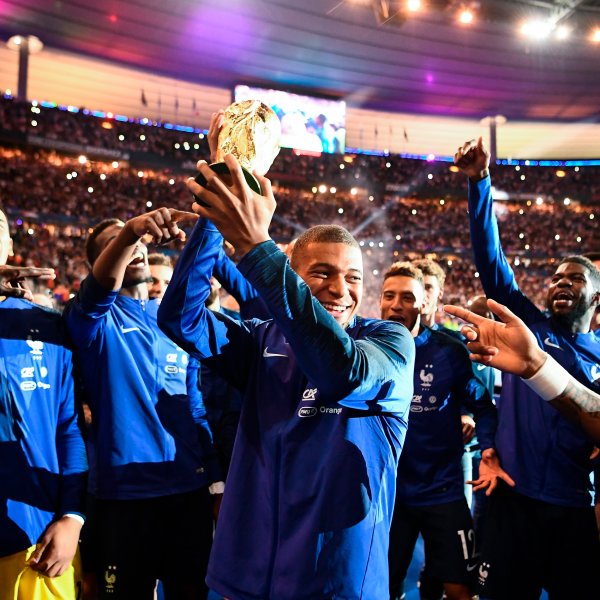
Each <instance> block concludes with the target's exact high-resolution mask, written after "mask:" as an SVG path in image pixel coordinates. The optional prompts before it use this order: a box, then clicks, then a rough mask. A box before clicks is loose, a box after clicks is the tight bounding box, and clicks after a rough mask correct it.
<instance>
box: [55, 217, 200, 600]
mask: <svg viewBox="0 0 600 600" xmlns="http://www.w3.org/2000/svg"><path fill="white" fill-rule="evenodd" d="M190 218H192V219H195V215H193V214H190V213H184V212H181V211H176V210H170V209H166V208H161V209H158V210H155V211H152V212H150V213H146V214H144V215H140V216H137V217H133V218H132V219H130V220H128V221H127V222H126V223H123V222H122V221H119V220H117V219H110V220H106V221H103V222H102V223H100V224H99V225H98V226H96V227H95V228H94V230H93V231H92V233H91V234H90V237H89V238H88V241H87V244H86V252H87V257H88V261H89V263H90V265H91V273H90V274H89V275H88V277H87V278H86V279H85V280H84V282H83V283H82V285H81V289H80V291H79V293H78V295H77V296H76V298H75V299H74V300H73V302H72V303H71V304H70V305H69V306H68V307H67V309H66V310H65V313H64V315H65V320H66V323H67V326H68V329H69V333H70V336H71V338H72V340H73V343H74V345H75V347H76V350H77V359H78V365H79V367H80V373H81V379H82V383H83V388H84V393H85V398H86V400H87V402H88V404H89V406H90V408H91V413H92V427H91V436H90V437H91V439H90V448H91V450H92V451H91V452H90V457H91V459H90V472H91V474H92V477H91V478H92V480H93V483H94V485H93V487H92V489H91V491H92V493H93V494H94V495H95V499H96V500H95V508H96V512H95V516H94V519H90V521H92V523H91V525H92V528H91V531H92V533H93V536H94V537H93V538H92V539H93V541H92V540H90V543H89V544H88V545H87V546H86V547H87V548H91V551H92V552H94V554H95V556H94V561H93V562H94V564H93V565H92V566H93V567H94V568H95V570H96V573H97V579H98V590H99V596H100V598H111V599H113V600H121V599H126V600H129V599H130V598H136V599H140V600H141V599H146V598H147V599H148V600H152V599H153V598H154V589H155V587H156V580H157V579H160V580H161V581H162V582H163V589H164V593H165V598H167V599H169V598H175V599H177V600H201V599H202V598H205V597H206V595H207V593H208V590H207V588H206V586H205V584H204V573H205V572H206V564H207V561H208V555H209V552H210V546H211V542H212V507H211V502H210V499H209V490H208V484H209V483H211V481H210V479H209V474H208V469H207V467H208V465H209V456H208V454H209V453H210V452H211V451H212V449H211V448H210V445H209V438H210V434H209V430H208V425H207V423H206V420H205V419H204V418H203V416H204V408H203V406H202V405H201V399H200V398H199V396H198V395H197V394H195V393H194V390H195V389H196V383H197V369H196V370H195V371H193V373H195V374H196V379H194V380H191V378H190V377H189V375H190V371H189V370H188V364H189V356H188V354H187V353H185V352H184V351H183V350H181V348H178V347H177V346H176V345H175V344H174V343H173V342H172V341H171V340H170V339H168V338H167V337H166V336H165V335H164V334H163V333H162V331H161V330H160V329H159V328H158V327H157V325H156V311H157V305H156V301H148V285H147V282H148V280H149V278H150V270H149V266H148V260H147V255H148V251H147V249H146V245H145V244H144V242H143V241H142V238H143V237H144V236H146V235H150V236H152V238H153V239H154V241H155V242H161V241H169V240H173V239H180V238H183V237H184V234H183V232H182V231H181V230H180V229H179V226H178V223H180V222H181V221H185V220H187V219H190ZM181 556H185V560H186V567H187V568H186V569H182V568H181ZM83 558H84V567H85V566H86V565H85V561H86V559H87V557H86V554H85V553H84V557H83ZM86 570H89V568H86Z"/></svg>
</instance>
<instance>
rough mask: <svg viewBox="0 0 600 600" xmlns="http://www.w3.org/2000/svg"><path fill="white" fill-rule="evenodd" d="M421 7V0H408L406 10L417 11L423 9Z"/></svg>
mask: <svg viewBox="0 0 600 600" xmlns="http://www.w3.org/2000/svg"><path fill="white" fill-rule="evenodd" d="M421 7H422V3H421V0H406V10H408V11H410V12H417V11H418V10H421Z"/></svg>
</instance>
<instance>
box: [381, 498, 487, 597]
mask: <svg viewBox="0 0 600 600" xmlns="http://www.w3.org/2000/svg"><path fill="white" fill-rule="evenodd" d="M419 533H420V534H421V535H422V536H423V542H424V546H425V564H426V565H427V573H428V574H429V575H430V576H432V577H435V578H436V579H438V580H439V581H442V582H444V583H461V584H465V585H468V586H472V584H473V583H474V574H475V571H476V567H477V561H476V559H475V558H474V554H475V534H474V532H473V520H472V518H471V513H470V512H469V507H468V506H467V501H466V499H464V498H463V499H462V500H457V501H454V502H447V503H444V504H437V505H434V506H418V507H415V506H405V505H396V506H395V507H394V517H393V519H392V526H391V529H390V549H389V555H388V556H389V571H390V591H391V592H394V591H395V588H396V587H398V586H400V584H401V583H402V581H403V580H404V578H405V577H406V573H407V571H408V567H409V565H410V562H411V559H412V555H413V551H414V548H415V544H416V541H417V537H418V535H419ZM392 597H393V596H392Z"/></svg>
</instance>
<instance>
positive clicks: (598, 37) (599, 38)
mask: <svg viewBox="0 0 600 600" xmlns="http://www.w3.org/2000/svg"><path fill="white" fill-rule="evenodd" d="M592 42H594V43H595V44H598V43H600V27H598V28H597V29H595V30H594V31H593V32H592Z"/></svg>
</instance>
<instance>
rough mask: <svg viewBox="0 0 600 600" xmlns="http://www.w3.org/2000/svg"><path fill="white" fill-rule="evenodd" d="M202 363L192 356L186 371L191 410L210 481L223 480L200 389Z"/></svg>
mask: <svg viewBox="0 0 600 600" xmlns="http://www.w3.org/2000/svg"><path fill="white" fill-rule="evenodd" d="M199 377H200V363H199V362H198V360H196V359H195V358H193V357H190V362H189V363H188V367H187V373H186V387H187V394H188V398H189V402H190V411H191V413H192V417H193V419H194V422H195V423H196V427H197V428H198V438H199V440H200V446H201V447H202V450H203V453H204V457H205V459H206V468H207V471H208V478H209V481H210V482H211V483H212V482H215V481H222V480H223V474H222V472H221V466H220V464H219V457H218V455H217V451H216V449H215V445H214V440H213V435H212V431H211V429H210V426H209V424H208V420H207V418H206V408H205V406H204V402H203V398H202V392H201V391H200V380H199Z"/></svg>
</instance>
